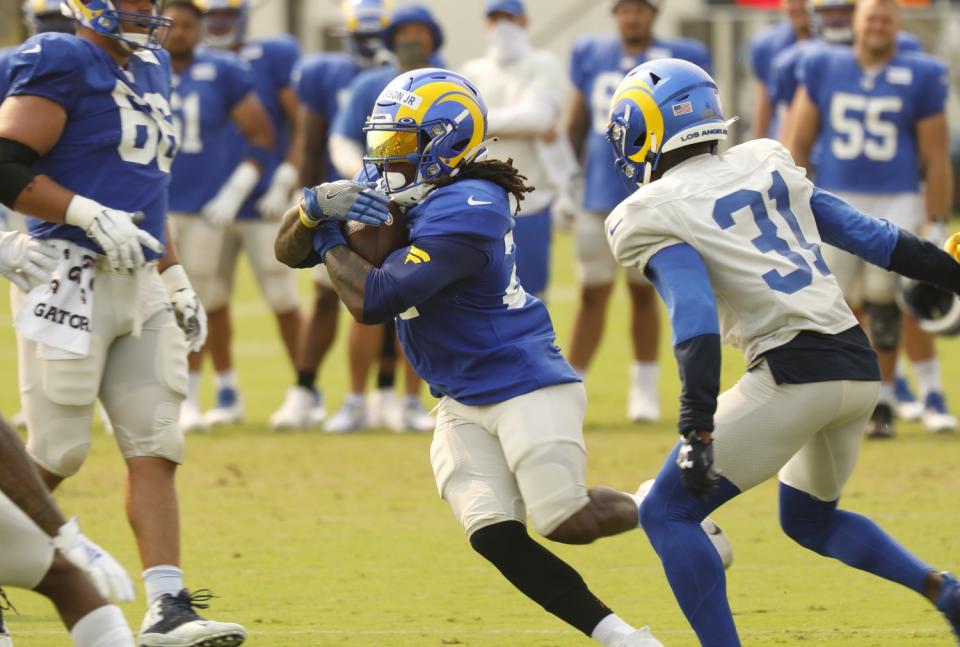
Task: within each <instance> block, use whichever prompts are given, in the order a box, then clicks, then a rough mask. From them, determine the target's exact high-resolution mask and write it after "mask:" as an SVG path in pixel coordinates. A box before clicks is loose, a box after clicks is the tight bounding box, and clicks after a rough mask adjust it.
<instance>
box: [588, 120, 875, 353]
mask: <svg viewBox="0 0 960 647" xmlns="http://www.w3.org/2000/svg"><path fill="white" fill-rule="evenodd" d="M813 188H814V187H813V184H811V183H810V181H809V180H807V178H806V176H805V175H804V171H803V169H801V168H799V167H797V166H796V165H795V164H794V163H793V159H792V158H791V157H790V154H789V153H788V152H787V150H786V149H785V148H784V147H783V146H781V145H780V144H779V143H777V142H775V141H773V140H770V139H756V140H753V141H749V142H746V143H744V144H740V145H739V146H735V147H733V148H731V149H730V150H728V151H727V152H725V153H723V154H721V155H712V154H704V155H699V156H696V157H693V158H690V159H688V160H686V161H684V162H682V163H681V164H679V165H677V166H676V167H674V168H672V169H670V170H668V171H667V172H666V173H664V175H663V177H661V178H660V179H659V180H657V181H655V182H652V183H650V184H647V185H645V186H642V187H640V188H639V189H638V190H637V191H636V192H635V193H634V194H633V195H631V196H630V197H629V198H627V199H626V200H624V201H623V202H622V203H620V205H619V206H618V207H617V208H616V209H615V210H614V211H613V212H612V213H611V214H610V216H609V217H608V218H607V221H606V229H607V240H608V242H609V243H610V247H611V249H612V250H613V254H614V256H615V257H616V259H617V262H619V263H620V264H621V265H627V266H635V267H639V268H640V269H641V270H645V269H646V266H647V263H648V262H649V261H650V259H651V258H653V256H654V255H655V254H656V253H657V252H659V251H661V250H663V249H665V248H667V247H670V246H672V245H677V244H680V243H687V244H688V245H690V246H691V247H693V248H694V249H695V250H696V251H697V252H698V253H699V254H700V256H701V257H702V258H703V261H704V264H705V265H706V268H707V273H708V276H709V278H710V283H711V285H712V287H713V291H714V293H715V294H716V301H717V312H718V315H719V319H720V321H719V323H720V334H721V336H722V337H723V340H724V342H726V343H729V344H731V345H733V346H736V347H738V348H741V349H742V350H743V352H744V354H745V355H746V358H747V362H748V364H749V363H752V362H753V361H755V360H756V359H757V358H758V357H760V356H761V355H763V354H764V353H765V352H767V351H769V350H772V349H774V348H777V347H779V346H782V345H784V344H786V343H787V342H789V341H791V340H792V339H793V338H794V337H795V336H796V335H797V334H798V333H800V332H803V331H808V332H814V333H821V334H825V335H835V334H838V333H841V332H843V331H845V330H847V329H849V328H852V327H854V326H856V325H857V320H856V318H855V317H854V316H853V313H852V312H851V311H850V308H849V307H848V306H847V305H846V303H845V302H844V299H843V294H842V293H841V291H840V287H839V285H838V284H837V281H836V280H835V279H834V277H833V275H832V274H831V273H830V269H829V268H828V267H827V265H826V263H825V262H824V260H823V255H822V254H821V251H820V243H821V238H820V234H819V232H818V230H817V223H816V220H815V218H814V214H813V211H812V209H811V206H810V200H811V198H812V196H813ZM667 306H668V308H670V307H671V304H669V303H668V304H667ZM683 316H684V315H683V313H678V312H672V311H671V313H670V318H671V320H672V321H674V324H675V327H676V324H677V322H678V321H680V320H682V318H683ZM678 318H679V319H678Z"/></svg>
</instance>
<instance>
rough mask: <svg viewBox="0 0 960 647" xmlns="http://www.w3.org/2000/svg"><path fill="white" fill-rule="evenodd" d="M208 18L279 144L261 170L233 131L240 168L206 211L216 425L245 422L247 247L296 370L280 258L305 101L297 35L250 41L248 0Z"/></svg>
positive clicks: (210, 10) (293, 305)
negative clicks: (211, 246) (218, 237)
mask: <svg viewBox="0 0 960 647" xmlns="http://www.w3.org/2000/svg"><path fill="white" fill-rule="evenodd" d="M197 6H198V7H199V8H200V10H201V12H202V13H203V23H202V25H203V41H204V43H205V44H207V45H209V46H211V47H215V48H217V49H223V50H229V51H233V52H236V53H238V54H239V55H240V57H241V58H243V59H244V60H245V61H246V62H247V63H248V64H249V65H250V67H251V68H252V72H253V82H254V88H255V89H256V92H257V97H258V98H259V99H260V103H261V104H263V107H264V108H266V110H267V114H268V115H269V116H270V122H271V124H272V125H273V131H274V135H275V138H276V145H275V147H274V149H273V151H272V154H271V155H270V156H269V157H268V158H265V159H261V160H258V161H259V162H260V163H261V164H262V168H261V172H260V173H259V175H258V174H256V173H254V172H253V171H254V168H253V167H252V165H250V164H249V163H248V164H244V163H242V162H240V160H246V159H247V158H249V157H253V156H254V155H256V151H255V150H251V146H250V142H249V141H248V139H247V137H246V136H245V135H244V133H242V132H241V131H240V130H239V129H236V128H234V127H233V126H230V127H228V128H229V130H230V131H231V132H232V137H231V142H230V144H229V146H228V147H227V149H226V150H225V151H224V152H223V153H222V154H223V156H224V157H225V158H227V159H233V160H234V161H235V163H238V166H237V167H236V168H235V169H234V173H233V175H231V177H230V179H229V180H228V181H227V182H226V184H224V185H223V186H222V187H220V190H219V191H218V192H217V195H216V196H215V197H214V199H213V200H211V201H210V202H208V203H207V204H206V205H205V207H204V210H203V216H204V217H205V218H206V219H207V220H208V222H210V223H211V224H213V225H217V226H219V227H221V228H223V242H222V243H221V246H220V251H221V253H220V258H219V266H218V268H217V271H216V276H217V278H218V281H217V283H216V285H218V286H219V288H218V292H219V294H217V295H216V297H211V298H212V299H214V300H215V301H216V303H215V305H216V306H217V307H211V308H210V312H209V317H210V356H211V359H212V360H213V365H214V369H215V371H216V376H215V382H216V391H217V401H216V405H215V406H214V407H213V409H211V410H210V411H208V412H207V413H206V416H205V418H206V421H207V423H208V424H210V425H223V424H233V423H237V422H241V421H242V420H243V417H244V409H243V401H242V399H241V397H240V392H239V390H238V384H237V376H236V373H235V372H234V369H233V358H232V356H231V353H232V351H231V340H232V329H231V322H230V309H229V302H230V296H231V293H232V291H233V280H234V274H235V272H236V267H237V258H238V255H239V253H240V250H241V249H242V250H243V251H244V252H246V254H247V259H248V260H249V261H250V267H251V269H252V271H253V275H254V277H255V278H256V280H257V286H258V287H259V288H260V294H261V295H262V296H263V298H264V300H265V301H266V302H267V304H268V305H269V306H270V308H271V309H272V310H273V312H274V315H275V317H276V320H277V328H278V329H279V332H280V339H281V340H282V342H283V346H284V349H285V350H286V352H287V357H288V359H289V361H290V365H291V368H293V366H294V364H295V362H296V357H297V344H298V342H299V336H300V325H301V322H300V301H299V295H298V294H297V286H296V283H295V282H294V278H293V274H292V273H291V272H290V270H289V268H287V267H284V266H283V265H282V264H281V263H278V262H277V259H276V258H275V257H274V255H273V237H274V234H275V233H276V228H277V219H278V218H279V217H280V216H281V215H283V213H284V212H285V211H286V210H287V208H289V206H290V203H291V197H290V196H291V192H292V191H293V188H294V186H295V185H296V183H297V178H298V175H299V171H298V169H299V166H300V154H301V151H302V146H301V144H300V143H299V124H298V121H299V113H300V102H299V101H298V100H297V95H296V93H295V92H294V91H293V86H292V85H291V82H290V78H291V73H292V72H293V68H294V65H296V62H297V60H298V59H299V58H300V46H299V45H298V44H297V41H296V40H294V38H293V37H291V36H276V37H273V38H265V39H262V40H256V41H249V42H247V41H246V36H247V24H248V21H249V15H250V2H249V0H197ZM199 384H200V375H199V373H196V372H193V373H192V374H191V376H190V385H191V386H190V391H191V397H193V398H194V399H196V394H197V391H198V389H199Z"/></svg>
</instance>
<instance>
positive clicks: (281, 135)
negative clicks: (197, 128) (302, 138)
mask: <svg viewBox="0 0 960 647" xmlns="http://www.w3.org/2000/svg"><path fill="white" fill-rule="evenodd" d="M238 53H239V54H240V57H241V58H242V59H243V60H245V61H246V62H247V63H248V64H249V65H250V67H251V69H252V73H253V83H254V87H255V89H256V91H257V97H258V98H259V99H260V103H262V104H263V107H264V108H266V110H267V114H268V115H269V116H270V123H271V124H273V132H274V135H275V136H276V138H277V139H276V141H277V144H276V147H275V148H274V149H273V155H272V156H271V159H270V163H269V164H267V165H266V166H264V167H263V168H262V169H261V175H260V181H259V182H258V183H257V186H256V188H254V190H253V193H251V194H250V197H249V198H248V199H247V201H246V202H245V203H244V204H243V206H242V207H240V212H239V213H238V214H237V218H238V219H249V218H259V217H260V212H259V211H257V208H256V202H257V200H259V199H260V196H262V195H263V194H264V193H265V192H266V191H267V189H268V188H270V180H271V179H272V178H273V172H274V171H275V170H276V168H277V166H279V165H280V163H281V162H282V161H283V160H284V159H286V157H287V148H288V146H289V143H290V142H289V131H290V124H289V122H288V120H287V116H286V113H285V112H284V111H283V106H282V105H280V92H281V91H282V90H283V89H284V88H286V87H288V86H289V85H290V79H291V76H292V74H293V68H294V66H295V65H296V64H297V60H299V58H300V46H299V45H298V44H297V41H296V40H294V38H293V37H291V36H276V37H274V38H265V39H263V40H258V41H253V42H250V43H246V44H245V45H244V46H243V47H242V48H241V49H240V51H239V52H238ZM228 128H229V130H230V133H231V137H230V148H229V155H230V156H231V157H232V158H233V159H234V160H235V162H236V163H235V164H234V166H236V164H239V163H240V161H242V160H243V159H244V158H246V157H247V156H248V155H247V150H248V148H249V143H248V142H247V138H246V137H244V135H243V133H241V132H240V130H239V129H238V128H237V127H236V126H233V125H230V126H228Z"/></svg>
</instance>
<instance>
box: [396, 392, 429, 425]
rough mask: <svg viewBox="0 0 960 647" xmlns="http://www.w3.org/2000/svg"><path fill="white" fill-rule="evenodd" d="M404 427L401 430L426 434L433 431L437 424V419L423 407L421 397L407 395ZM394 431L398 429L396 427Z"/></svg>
mask: <svg viewBox="0 0 960 647" xmlns="http://www.w3.org/2000/svg"><path fill="white" fill-rule="evenodd" d="M402 416H403V428H402V429H400V430H399V431H412V432H415V433H418V434H425V433H429V432H431V431H433V429H434V427H436V426H437V421H436V420H434V418H433V416H431V415H430V413H429V412H428V411H427V410H426V409H424V408H423V404H421V402H420V398H417V397H407V398H404V401H403V411H402ZM394 431H398V430H397V429H394Z"/></svg>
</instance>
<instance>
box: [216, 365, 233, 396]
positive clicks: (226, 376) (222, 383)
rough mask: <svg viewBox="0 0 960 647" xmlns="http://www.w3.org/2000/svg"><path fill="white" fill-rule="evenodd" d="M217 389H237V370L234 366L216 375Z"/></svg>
mask: <svg viewBox="0 0 960 647" xmlns="http://www.w3.org/2000/svg"><path fill="white" fill-rule="evenodd" d="M216 383H217V391H222V390H223V389H233V390H234V391H236V390H237V372H236V371H234V370H233V369H232V368H231V369H227V370H226V371H223V372H221V373H217V377H216Z"/></svg>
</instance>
